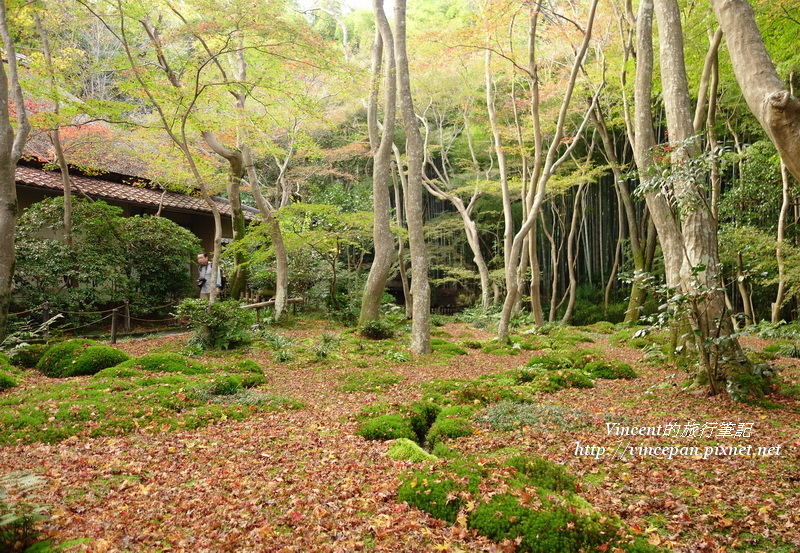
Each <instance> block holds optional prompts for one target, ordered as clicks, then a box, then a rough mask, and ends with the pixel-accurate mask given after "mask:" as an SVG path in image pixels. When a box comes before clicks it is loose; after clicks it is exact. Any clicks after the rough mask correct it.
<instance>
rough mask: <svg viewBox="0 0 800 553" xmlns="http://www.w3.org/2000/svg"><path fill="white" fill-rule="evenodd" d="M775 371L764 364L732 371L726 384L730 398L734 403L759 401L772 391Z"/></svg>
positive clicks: (775, 375)
mask: <svg viewBox="0 0 800 553" xmlns="http://www.w3.org/2000/svg"><path fill="white" fill-rule="evenodd" d="M776 377H777V369H776V368H775V367H773V366H771V365H768V364H766V363H759V364H755V365H752V366H751V367H749V368H747V369H745V368H740V369H738V370H736V371H734V372H733V373H732V374H731V376H730V379H729V380H728V381H727V383H726V388H727V390H728V393H729V394H730V395H731V397H732V398H733V399H734V400H736V401H753V400H756V401H757V400H760V399H761V398H763V397H764V396H765V395H767V394H769V393H770V392H772V391H773V389H774V386H775V382H774V381H775V380H776Z"/></svg>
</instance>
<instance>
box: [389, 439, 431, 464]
mask: <svg viewBox="0 0 800 553" xmlns="http://www.w3.org/2000/svg"><path fill="white" fill-rule="evenodd" d="M386 455H387V457H389V458H390V459H397V460H400V461H412V462H414V463H420V462H422V461H435V460H436V459H438V457H436V456H434V455H431V454H430V453H427V452H426V451H425V450H424V449H422V448H421V447H420V446H419V445H418V444H417V443H416V442H414V441H412V440H409V439H408V438H400V439H398V440H395V442H394V443H393V444H392V445H391V446H390V447H389V450H388V451H387V452H386Z"/></svg>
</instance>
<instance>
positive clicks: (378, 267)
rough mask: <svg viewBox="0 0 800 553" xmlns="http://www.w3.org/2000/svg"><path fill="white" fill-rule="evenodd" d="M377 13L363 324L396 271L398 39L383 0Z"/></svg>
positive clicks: (376, 0)
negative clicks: (393, 189) (392, 195)
mask: <svg viewBox="0 0 800 553" xmlns="http://www.w3.org/2000/svg"><path fill="white" fill-rule="evenodd" d="M372 7H373V10H374V12H375V26H376V29H377V30H376V33H375V44H374V45H373V47H372V86H371V90H370V100H369V105H368V108H367V121H368V123H369V141H370V146H371V150H372V157H373V160H374V162H373V169H372V198H373V206H374V213H375V223H374V225H373V228H372V240H373V245H374V250H375V256H374V260H373V261H372V266H371V267H370V270H369V275H368V276H367V282H366V283H365V285H364V293H363V295H362V299H361V313H360V315H359V318H358V322H359V324H362V325H363V324H364V323H366V322H368V321H376V320H378V318H379V317H380V313H381V298H382V297H383V291H384V290H385V288H386V281H387V280H388V279H389V272H390V271H391V270H392V261H393V259H394V237H393V236H392V229H391V225H390V218H391V215H390V211H391V202H390V200H389V180H390V178H391V175H392V145H393V142H392V140H393V138H394V120H395V105H396V98H397V86H396V83H397V81H396V78H395V59H394V37H392V29H391V27H389V21H388V20H387V19H386V14H385V13H384V11H383V0H373V3H372ZM384 48H385V49H386V56H385V58H386V67H385V78H384V95H385V97H384V106H383V107H384V118H383V128H382V131H383V132H382V134H381V136H380V139H379V138H378V134H379V132H380V130H379V124H378V94H379V89H380V75H381V68H382V59H383V57H384V56H383V51H384Z"/></svg>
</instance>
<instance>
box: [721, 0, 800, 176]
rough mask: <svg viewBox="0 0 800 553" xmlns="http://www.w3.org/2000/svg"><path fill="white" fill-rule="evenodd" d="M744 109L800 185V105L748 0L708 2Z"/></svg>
mask: <svg viewBox="0 0 800 553" xmlns="http://www.w3.org/2000/svg"><path fill="white" fill-rule="evenodd" d="M711 7H712V8H713V10H714V14H715V15H716V16H717V21H719V24H720V27H722V30H723V32H724V33H725V41H726V42H727V44H728V53H729V54H730V58H731V63H732V64H733V72H734V74H735V75H736V80H737V81H738V82H739V87H740V88H741V89H742V94H743V95H744V98H745V100H746V101H747V105H748V106H749V107H750V111H752V112H753V115H755V117H756V119H758V122H759V123H760V124H761V126H762V127H763V128H764V130H765V131H766V133H767V135H768V136H769V137H770V139H771V140H772V142H773V143H774V144H775V147H776V148H777V149H778V152H780V154H781V158H783V160H784V162H785V163H786V167H787V169H788V170H789V172H790V173H791V174H792V175H794V178H795V179H797V180H798V181H800V101H798V100H797V98H795V97H794V96H792V94H791V93H790V91H789V90H787V89H786V86H785V85H784V83H783V81H782V80H781V79H780V77H779V76H778V73H777V71H776V70H775V66H774V65H773V64H772V59H771V58H770V56H769V53H767V49H766V48H765V47H764V41H763V39H762V38H761V33H760V32H759V30H758V26H757V25H756V20H755V15H754V14H753V8H751V7H750V3H749V2H748V1H747V0H711Z"/></svg>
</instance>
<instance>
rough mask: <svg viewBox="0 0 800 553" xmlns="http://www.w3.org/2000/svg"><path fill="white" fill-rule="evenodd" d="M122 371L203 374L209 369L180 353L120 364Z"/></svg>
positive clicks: (162, 354) (160, 354)
mask: <svg viewBox="0 0 800 553" xmlns="http://www.w3.org/2000/svg"><path fill="white" fill-rule="evenodd" d="M120 368H121V369H139V370H142V371H146V372H164V373H180V374H190V375H191V374H203V373H209V372H211V369H208V368H206V367H204V366H203V365H201V364H200V363H198V362H197V361H193V360H192V359H189V358H188V357H185V356H183V355H180V354H179V353H150V354H147V355H142V356H141V357H137V358H135V359H130V360H128V361H125V362H124V363H121V364H120Z"/></svg>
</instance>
